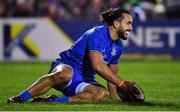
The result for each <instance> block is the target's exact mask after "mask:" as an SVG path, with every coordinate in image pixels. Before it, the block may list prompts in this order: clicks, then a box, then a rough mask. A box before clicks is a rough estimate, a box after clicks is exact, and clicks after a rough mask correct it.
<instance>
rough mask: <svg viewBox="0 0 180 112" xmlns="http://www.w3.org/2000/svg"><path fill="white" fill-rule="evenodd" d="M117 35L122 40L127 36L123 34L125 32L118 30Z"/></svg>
mask: <svg viewBox="0 0 180 112" xmlns="http://www.w3.org/2000/svg"><path fill="white" fill-rule="evenodd" d="M118 36H119V38H121V39H122V40H127V36H126V35H125V32H118Z"/></svg>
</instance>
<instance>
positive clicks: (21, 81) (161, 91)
mask: <svg viewBox="0 0 180 112" xmlns="http://www.w3.org/2000/svg"><path fill="white" fill-rule="evenodd" d="M49 67H50V63H48V62H46V63H35V62H26V63H25V62H24V63H15V62H14V63H12V62H6V63H0V97H1V99H0V110H2V111H17V110H29V111H30V110H36V111H37V110H39V111H40V110H46V111H48V110H54V111H55V110H59V111H60V110H63V111H73V110H77V111H79V110H81V111H86V110H88V111H89V110H90V111H93V110H96V111H99V110H100V111H112V110H113V111H124V110H127V111H131V110H133V111H134V110H136V111H139V110H141V111H145V110H148V111H150V110H159V111H162V110H178V111H180V62H121V64H120V68H119V69H120V71H119V75H120V76H121V77H122V78H124V79H126V80H130V81H135V82H137V84H138V85H140V86H141V87H142V88H143V90H144V92H145V96H146V99H145V101H146V102H145V103H142V104H126V103H122V102H121V101H116V102H111V101H109V102H106V103H98V104H82V103H77V104H75V103H74V104H72V103H70V104H31V103H30V102H27V103H25V104H17V105H7V104H6V101H7V99H8V98H9V97H11V96H14V95H17V94H18V93H19V92H21V91H22V90H24V89H25V88H27V87H28V86H29V85H30V84H32V83H33V82H34V81H36V80H37V79H38V78H39V77H40V76H42V75H44V74H46V73H47V72H48V70H49ZM97 80H98V81H99V82H100V83H101V84H103V85H106V82H105V81H104V80H103V79H102V78H100V77H97ZM47 94H56V95H58V96H62V94H61V93H60V92H58V91H55V90H53V89H52V90H50V91H49V92H48V93H47Z"/></svg>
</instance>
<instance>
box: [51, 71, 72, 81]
mask: <svg viewBox="0 0 180 112" xmlns="http://www.w3.org/2000/svg"><path fill="white" fill-rule="evenodd" d="M53 79H54V81H55V84H61V83H63V84H65V83H69V82H70V80H71V79H72V72H71V71H66V70H65V71H57V72H55V73H54V74H53Z"/></svg>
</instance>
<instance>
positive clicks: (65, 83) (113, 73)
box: [8, 8, 133, 104]
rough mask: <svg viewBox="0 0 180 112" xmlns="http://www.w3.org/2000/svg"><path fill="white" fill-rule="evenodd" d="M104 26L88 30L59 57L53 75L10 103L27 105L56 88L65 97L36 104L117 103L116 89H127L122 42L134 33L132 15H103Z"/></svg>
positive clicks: (110, 12) (119, 11) (117, 10)
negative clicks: (122, 68)
mask: <svg viewBox="0 0 180 112" xmlns="http://www.w3.org/2000/svg"><path fill="white" fill-rule="evenodd" d="M101 16H102V19H103V22H104V24H103V25H102V26H97V27H94V28H92V29H90V30H88V31H86V32H85V33H84V34H83V35H82V36H81V37H80V38H79V39H78V40H77V41H76V42H75V43H74V44H73V45H72V47H71V48H70V49H68V50H65V51H63V52H61V53H60V54H59V58H57V59H56V61H54V62H53V63H52V66H51V68H50V71H49V74H47V75H44V76H42V77H41V78H40V79H39V80H37V81H36V82H35V83H34V84H32V85H31V86H30V87H29V88H27V89H25V90H24V91H23V92H21V93H20V94H19V95H17V96H14V97H11V98H9V99H8V104H15V103H23V102H26V101H28V100H29V99H31V98H34V97H37V96H40V95H42V94H44V93H46V92H47V91H48V90H49V89H51V88H54V89H56V90H58V91H61V92H62V93H63V94H64V97H57V96H54V95H51V96H48V97H45V98H42V97H38V98H35V99H34V100H33V101H34V102H60V103H65V102H87V103H94V102H105V101H107V100H108V99H109V98H110V99H111V100H117V94H116V87H122V88H123V87H126V84H125V83H124V82H125V81H124V80H123V79H122V78H120V77H119V75H118V63H119V58H120V56H121V54H122V49H123V46H122V42H121V40H126V39H127V36H128V33H129V32H130V31H132V22H133V19H132V16H131V15H130V13H129V12H128V11H127V10H124V9H120V8H114V9H110V10H107V11H105V12H102V14H101ZM95 74H98V75H100V76H101V77H102V78H104V79H105V80H107V89H106V88H105V87H104V86H102V85H101V84H99V83H98V82H97V81H96V80H95Z"/></svg>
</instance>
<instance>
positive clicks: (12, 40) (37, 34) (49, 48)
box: [0, 18, 72, 61]
mask: <svg viewBox="0 0 180 112" xmlns="http://www.w3.org/2000/svg"><path fill="white" fill-rule="evenodd" d="M0 23H1V24H0V46H1V47H0V60H13V61H29V60H30V61H32V60H45V61H48V60H54V59H56V58H57V57H58V53H59V52H61V51H63V50H65V49H68V48H69V47H70V46H71V44H72V40H71V39H70V38H68V37H67V35H66V34H65V33H64V32H63V31H62V30H61V28H59V27H57V25H56V24H55V23H54V22H53V21H52V20H51V19H48V18H39V19H4V20H0Z"/></svg>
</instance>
